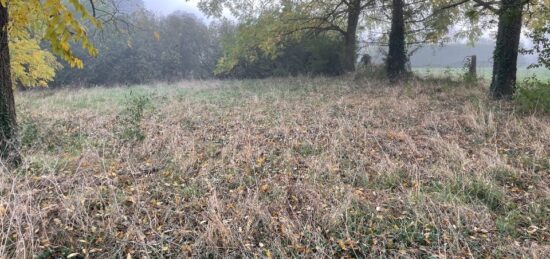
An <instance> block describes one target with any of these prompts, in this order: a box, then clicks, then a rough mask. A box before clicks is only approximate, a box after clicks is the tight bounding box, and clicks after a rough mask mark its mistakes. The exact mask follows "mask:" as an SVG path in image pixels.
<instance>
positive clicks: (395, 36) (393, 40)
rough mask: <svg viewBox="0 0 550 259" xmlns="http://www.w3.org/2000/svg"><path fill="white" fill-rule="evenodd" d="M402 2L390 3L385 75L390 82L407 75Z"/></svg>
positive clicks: (398, 0)
mask: <svg viewBox="0 0 550 259" xmlns="http://www.w3.org/2000/svg"><path fill="white" fill-rule="evenodd" d="M403 9H404V3H403V0H393V1H392V18H391V31H390V39H389V51H388V58H387V60H386V73H387V75H388V78H389V79H390V80H392V81H395V80H398V79H400V78H401V77H403V76H404V75H406V73H407V69H406V67H407V60H408V59H407V53H406V46H405V17H404V10H403Z"/></svg>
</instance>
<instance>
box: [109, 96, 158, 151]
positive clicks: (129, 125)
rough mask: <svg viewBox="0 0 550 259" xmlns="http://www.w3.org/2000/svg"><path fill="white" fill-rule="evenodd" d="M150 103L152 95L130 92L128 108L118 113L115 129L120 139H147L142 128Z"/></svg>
mask: <svg viewBox="0 0 550 259" xmlns="http://www.w3.org/2000/svg"><path fill="white" fill-rule="evenodd" d="M150 103H151V98H150V97H148V96H143V95H133V94H132V93H130V97H129V98H128V100H127V102H126V106H125V107H126V108H125V109H124V110H123V111H122V112H120V113H119V114H118V116H117V119H116V127H115V129H116V131H117V132H116V133H117V135H118V136H119V138H120V139H122V140H126V141H132V140H137V141H142V140H144V139H145V133H144V132H143V131H142V129H141V121H142V120H143V117H144V116H145V110H146V108H147V107H148V106H149V105H150Z"/></svg>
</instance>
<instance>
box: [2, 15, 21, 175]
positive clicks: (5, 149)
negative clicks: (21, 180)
mask: <svg viewBox="0 0 550 259" xmlns="http://www.w3.org/2000/svg"><path fill="white" fill-rule="evenodd" d="M8 21H9V16H8V6H7V4H6V6H2V4H0V158H1V160H2V163H3V164H4V165H8V166H17V165H18V164H19V163H20V161H21V158H20V154H19V146H18V141H17V123H16V116H15V100H14V97H13V84H12V80H11V68H10V50H9V40H8Z"/></svg>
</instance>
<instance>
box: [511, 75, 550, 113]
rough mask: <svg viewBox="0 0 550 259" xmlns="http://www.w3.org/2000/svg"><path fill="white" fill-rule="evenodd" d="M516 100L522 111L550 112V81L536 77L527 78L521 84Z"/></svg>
mask: <svg viewBox="0 0 550 259" xmlns="http://www.w3.org/2000/svg"><path fill="white" fill-rule="evenodd" d="M515 100H516V102H517V105H518V106H519V109H520V110H522V111H525V112H528V111H540V112H544V113H550V81H548V82H546V83H544V82H542V81H540V80H538V79H536V78H529V79H526V80H525V81H523V82H522V83H521V84H519V86H518V89H517V93H516V96H515Z"/></svg>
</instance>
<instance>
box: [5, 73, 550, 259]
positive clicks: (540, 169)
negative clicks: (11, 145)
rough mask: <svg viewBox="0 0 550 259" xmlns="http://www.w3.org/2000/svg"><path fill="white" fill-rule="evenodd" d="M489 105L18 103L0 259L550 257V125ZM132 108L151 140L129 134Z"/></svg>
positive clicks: (179, 94)
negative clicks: (17, 149)
mask: <svg viewBox="0 0 550 259" xmlns="http://www.w3.org/2000/svg"><path fill="white" fill-rule="evenodd" d="M130 91H132V92H133V93H132V94H130ZM484 93H485V90H484V89H483V88H482V87H478V86H475V87H465V86H463V85H452V84H449V85H446V83H445V82H439V83H422V82H413V83H408V84H406V85H401V86H394V87H388V86H385V85H384V84H383V83H381V82H367V81H350V80H348V79H327V78H317V79H311V78H297V79H277V80H275V79H272V80H263V81H240V82H239V81H234V82H231V81H229V82H187V83H185V82H184V83H181V84H178V85H171V86H156V87H154V86H141V87H137V88H133V90H132V89H125V88H115V89H100V88H98V89H90V90H80V91H70V90H58V91H40V92H29V93H21V94H18V96H17V102H18V103H19V107H18V108H19V117H20V122H21V123H20V124H21V128H22V130H21V134H22V138H23V144H24V147H23V150H22V152H23V154H24V156H25V162H24V165H23V166H22V167H21V168H20V169H18V170H15V171H9V170H6V169H3V171H2V172H1V181H0V194H1V195H0V218H1V220H0V258H3V257H5V258H12V257H17V258H30V257H46V258H48V257H65V256H72V257H73V258H78V257H91V258H107V257H109V258H110V257H117V256H118V257H119V258H120V257H125V258H129V255H130V257H133V258H142V257H144V258H145V257H148V258H158V257H188V256H193V257H199V256H210V257H267V258H269V257H310V258H319V257H380V256H389V257H429V256H434V257H487V256H492V257H497V258H499V257H505V256H508V257H533V258H536V257H538V258H544V257H547V256H549V255H550V245H549V238H550V230H549V229H548V228H549V227H550V215H549V214H550V189H549V186H550V185H549V183H550V180H549V179H550V178H549V176H550V175H549V174H550V124H549V122H550V120H549V118H548V117H542V116H538V117H537V116H530V115H525V114H516V113H515V112H514V109H513V107H512V105H511V104H510V103H506V102H502V103H500V102H494V101H489V100H487V99H486V98H485V95H484ZM136 96H149V98H150V101H149V102H148V101H144V104H145V105H144V106H143V107H144V109H145V110H144V111H145V113H144V116H143V119H142V120H139V119H136V120H137V125H138V126H137V127H138V128H137V129H133V130H137V131H139V132H141V133H142V134H143V136H144V138H143V140H138V139H136V138H134V137H133V136H134V135H125V134H124V132H126V131H125V130H126V129H128V127H131V125H130V124H128V123H127V122H128V118H131V117H132V116H133V115H135V114H133V112H135V111H133V110H132V109H131V108H132V106H136V105H139V104H136V102H134V101H133V100H135V99H136ZM134 108H135V107H134ZM124 118H126V119H124ZM130 120H131V119H130ZM121 121H124V122H125V123H124V125H121V123H120V122H121ZM77 253H78V254H77Z"/></svg>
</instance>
